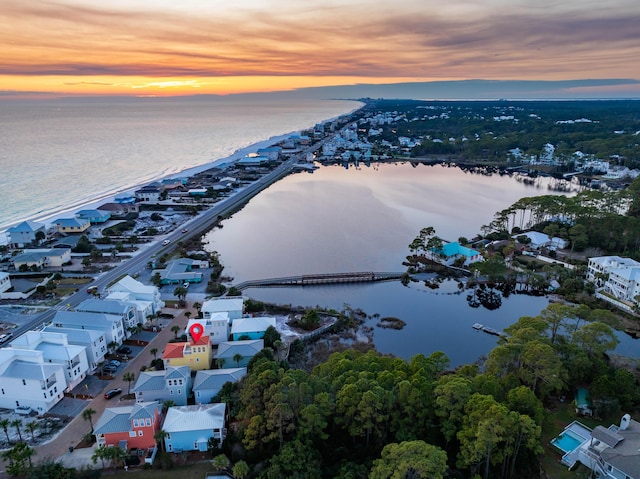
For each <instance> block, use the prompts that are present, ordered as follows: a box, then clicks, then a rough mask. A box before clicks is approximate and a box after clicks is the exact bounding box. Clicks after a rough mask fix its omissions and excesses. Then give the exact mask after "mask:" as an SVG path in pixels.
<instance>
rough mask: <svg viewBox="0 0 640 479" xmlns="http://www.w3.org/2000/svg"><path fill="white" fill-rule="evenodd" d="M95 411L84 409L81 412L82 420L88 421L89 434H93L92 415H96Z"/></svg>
mask: <svg viewBox="0 0 640 479" xmlns="http://www.w3.org/2000/svg"><path fill="white" fill-rule="evenodd" d="M96 412H97V411H96V410H95V409H91V408H90V407H89V408H87V409H85V410H84V411H82V419H84V420H85V421H89V424H90V425H91V434H93V419H92V417H93V415H94V414H95V413H96Z"/></svg>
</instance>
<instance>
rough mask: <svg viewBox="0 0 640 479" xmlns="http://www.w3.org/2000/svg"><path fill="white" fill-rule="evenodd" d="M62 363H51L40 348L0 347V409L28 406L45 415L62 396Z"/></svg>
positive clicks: (64, 383) (63, 367) (63, 375)
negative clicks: (38, 349)
mask: <svg viewBox="0 0 640 479" xmlns="http://www.w3.org/2000/svg"><path fill="white" fill-rule="evenodd" d="M66 387H67V381H66V378H65V366H63V365H62V364H59V363H50V362H48V361H46V360H45V359H44V353H43V352H42V351H36V350H32V349H18V348H1V349H0V408H6V409H15V408H17V407H24V406H27V407H30V408H32V409H33V410H35V411H37V412H38V414H44V413H46V412H47V411H49V410H50V409H51V408H52V407H53V406H55V405H56V404H57V403H58V402H59V401H60V400H61V399H62V398H63V397H64V390H65V388H66Z"/></svg>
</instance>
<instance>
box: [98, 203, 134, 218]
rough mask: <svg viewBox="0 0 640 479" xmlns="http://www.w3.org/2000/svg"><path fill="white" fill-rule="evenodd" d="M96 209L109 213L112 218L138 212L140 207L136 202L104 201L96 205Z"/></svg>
mask: <svg viewBox="0 0 640 479" xmlns="http://www.w3.org/2000/svg"><path fill="white" fill-rule="evenodd" d="M98 210H100V211H105V212H107V213H109V215H110V217H111V218H113V219H119V218H124V217H125V216H127V215H128V214H129V213H138V212H139V211H140V207H139V206H138V205H136V204H127V203H105V204H103V205H100V206H98Z"/></svg>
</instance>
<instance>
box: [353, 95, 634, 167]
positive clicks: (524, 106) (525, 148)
mask: <svg viewBox="0 0 640 479" xmlns="http://www.w3.org/2000/svg"><path fill="white" fill-rule="evenodd" d="M380 112H394V113H395V114H396V115H397V117H399V118H400V119H399V121H394V122H393V123H391V124H388V125H384V126H382V130H383V131H382V132H381V134H380V136H379V137H377V138H378V139H380V140H387V141H389V142H392V143H393V142H396V141H397V138H398V137H399V136H405V137H409V138H415V139H420V140H421V141H420V144H418V145H416V146H415V147H413V148H412V150H411V156H412V157H421V156H429V155H432V156H433V155H442V156H445V157H450V158H455V159H458V160H483V161H491V162H499V163H501V162H506V161H508V160H509V159H510V157H511V155H510V153H509V152H510V150H513V149H515V148H519V149H520V150H521V151H522V152H523V154H524V155H525V156H534V157H537V156H538V155H540V154H541V152H542V151H543V147H544V145H545V144H547V143H550V144H553V145H554V147H555V155H556V156H557V157H558V158H560V159H562V160H565V162H564V164H563V165H560V166H558V171H572V168H573V161H572V155H574V153H576V152H578V151H579V152H582V153H584V154H585V155H590V156H592V157H594V158H597V159H601V160H607V161H613V162H614V164H618V165H622V166H627V167H629V168H638V167H640V134H639V132H640V101H633V100H606V101H467V102H464V101H449V102H448V101H414V100H405V101H403V100H368V101H367V107H366V108H365V109H363V110H362V113H363V114H364V115H365V116H366V115H368V114H374V113H380Z"/></svg>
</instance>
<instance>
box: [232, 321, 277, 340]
mask: <svg viewBox="0 0 640 479" xmlns="http://www.w3.org/2000/svg"><path fill="white" fill-rule="evenodd" d="M269 326H273V327H274V328H275V327H276V318H274V317H270V316H260V317H250V318H239V319H236V320H234V321H233V323H232V324H231V338H232V339H233V340H234V341H238V340H240V339H262V338H264V333H265V331H266V330H267V328H268V327H269Z"/></svg>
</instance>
